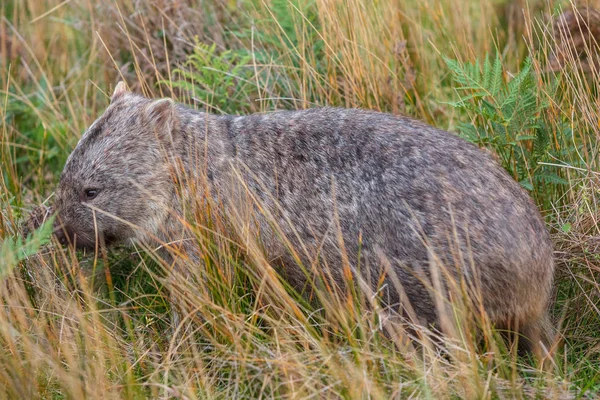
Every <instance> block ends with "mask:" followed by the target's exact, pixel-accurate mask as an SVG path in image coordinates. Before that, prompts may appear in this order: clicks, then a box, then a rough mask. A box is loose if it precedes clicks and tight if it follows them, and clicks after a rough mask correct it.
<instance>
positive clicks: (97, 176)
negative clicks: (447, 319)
mask: <svg viewBox="0 0 600 400" xmlns="http://www.w3.org/2000/svg"><path fill="white" fill-rule="evenodd" d="M174 170H183V171H184V172H185V173H186V174H187V175H189V176H200V175H203V176H204V177H205V178H206V180H207V181H208V182H209V185H210V190H211V192H212V193H214V194H215V195H216V196H219V197H220V198H221V199H223V200H224V203H225V204H226V207H235V204H234V202H229V203H228V199H233V198H237V197H238V196H236V194H235V193H234V192H235V189H232V187H233V186H235V185H232V184H231V182H232V181H234V180H235V179H236V178H235V177H238V176H241V177H242V180H243V181H244V184H245V185H246V187H247V188H248V189H249V190H251V191H252V192H253V193H255V194H256V196H257V197H258V198H259V199H260V202H261V203H262V206H263V207H264V208H265V209H266V210H268V211H269V214H270V215H271V217H270V218H271V219H272V220H271V221H267V220H266V218H265V217H264V216H263V215H257V216H256V220H257V221H258V225H259V226H260V231H259V232H260V237H261V239H262V242H263V243H265V246H266V248H267V249H268V251H269V252H270V254H269V255H270V256H271V257H272V258H274V259H275V258H276V259H277V260H279V261H280V262H281V264H282V269H281V271H282V274H283V275H284V277H285V278H286V279H288V280H289V281H290V282H292V284H294V285H295V286H296V287H302V285H304V283H305V281H306V280H305V276H304V274H303V273H302V272H301V270H300V268H299V267H298V266H297V263H296V262H295V261H294V260H293V258H292V257H291V256H290V255H289V251H288V249H287V248H286V247H285V246H283V245H282V244H281V240H280V239H278V238H277V235H276V234H275V233H274V232H273V229H272V226H273V225H272V223H273V222H275V223H277V225H279V229H280V230H281V233H283V234H284V235H285V236H286V237H287V239H288V240H290V242H291V243H292V244H293V245H294V246H297V247H298V248H303V249H306V252H300V254H301V255H302V256H304V257H306V260H305V261H312V260H310V257H314V255H316V254H318V255H319V257H320V260H321V262H322V263H323V264H326V265H328V267H329V268H331V269H332V273H333V278H334V279H336V280H337V281H338V282H340V284H343V281H344V279H343V275H342V271H341V270H342V268H341V265H342V257H341V251H340V248H339V243H340V241H339V240H338V239H339V237H338V234H339V233H340V232H341V234H342V237H343V240H344V245H345V251H346V254H347V255H348V257H349V261H350V264H351V265H352V266H353V267H355V266H356V265H357V264H358V262H359V261H360V266H361V270H362V271H363V272H364V271H365V268H368V269H369V271H370V275H371V276H372V277H374V279H373V282H371V283H372V284H373V287H374V286H375V285H376V282H377V278H379V276H380V274H381V273H382V272H383V269H382V267H381V265H382V264H385V263H382V260H386V262H387V261H389V262H390V263H391V266H392V270H393V271H392V272H393V274H394V275H396V276H397V277H398V279H399V281H400V282H401V284H402V285H403V289H404V291H405V292H406V294H407V297H408V299H409V300H411V302H412V306H413V308H414V309H415V311H416V314H417V315H418V317H419V318H420V319H421V321H422V322H425V323H430V322H434V321H435V320H436V312H435V307H434V304H433V301H432V297H431V293H430V291H429V290H428V288H427V285H425V284H424V282H427V281H429V280H430V276H431V274H430V272H431V268H430V267H431V262H432V261H433V260H436V265H444V267H445V268H446V270H447V271H451V274H452V275H454V276H456V277H458V276H459V275H460V276H463V277H464V278H465V279H467V281H469V282H470V283H472V284H473V285H474V286H476V287H478V288H479V289H480V291H481V298H482V301H483V306H484V308H485V310H486V312H487V313H488V315H489V316H490V318H491V320H492V321H493V322H494V323H496V324H497V326H500V327H518V329H519V330H520V331H521V332H522V333H524V334H525V335H526V336H529V337H530V338H531V339H532V341H533V342H534V343H537V341H538V339H539V337H540V324H541V321H543V320H544V319H545V318H546V306H547V303H548V299H549V295H550V290H551V285H552V276H553V268H554V267H553V265H554V264H553V255H552V245H551V242H550V238H549V235H548V232H547V231H546V228H545V225H544V222H543V220H542V218H541V216H540V214H539V212H538V210H537V208H536V206H535V205H534V203H533V202H532V201H531V199H530V198H529V197H528V195H527V193H525V191H524V190H523V189H521V187H520V186H519V185H518V184H517V183H516V182H515V181H514V180H513V179H512V178H511V177H510V176H509V175H508V174H507V173H506V172H505V171H504V170H503V169H502V168H501V167H500V166H499V165H497V163H496V162H495V161H494V160H493V159H492V158H491V157H490V156H489V155H488V154H487V153H486V152H484V151H481V150H480V149H478V148H476V147H475V146H473V145H471V144H469V143H467V142H465V141H464V140H462V139H460V138H458V137H456V136H454V135H452V134H450V133H448V132H445V131H442V130H438V129H435V128H433V127H431V126H428V125H425V124H423V123H420V122H417V121H414V120H410V119H408V118H404V117H398V116H393V115H389V114H383V113H377V112H371V111H364V110H357V109H337V108H316V109H310V110H303V111H285V112H276V113H270V114H260V115H259V114H256V115H249V116H243V117H234V116H215V115H210V114H206V113H202V112H198V111H194V110H191V109H189V108H185V107H184V106H181V105H177V104H175V103H173V102H172V101H171V100H169V99H162V100H150V99H146V98H144V97H141V96H138V95H135V94H132V93H129V92H127V91H126V90H125V89H124V85H122V84H120V85H119V86H118V87H117V90H116V91H115V94H114V95H113V98H112V102H111V105H110V106H109V107H108V109H107V110H106V112H105V113H104V114H103V115H102V116H101V117H100V118H99V119H98V120H97V121H96V122H94V124H93V125H92V126H91V127H90V128H89V130H88V131H87V132H86V133H85V135H84V136H83V137H82V139H81V141H80V142H79V144H78V145H77V147H76V149H75V150H74V151H73V153H72V154H71V156H70V157H69V159H68V161H67V164H66V166H65V169H64V172H63V174H62V177H61V181H60V185H59V188H58V190H57V198H56V204H55V206H54V207H55V209H56V211H57V213H58V218H57V223H59V224H61V226H62V227H63V228H64V229H63V230H62V232H64V234H63V235H62V236H63V237H62V238H63V239H64V240H70V241H73V242H76V243H77V244H78V245H81V246H84V247H93V246H95V244H96V241H97V240H99V241H100V242H101V243H104V244H107V245H108V244H111V243H117V242H123V241H129V240H138V241H147V242H148V241H149V242H152V241H165V242H168V241H169V240H171V239H172V238H173V237H178V238H180V237H181V232H182V230H183V228H182V226H181V224H180V222H179V221H180V218H179V217H177V215H173V213H172V212H169V210H176V213H177V212H181V211H180V210H181V209H182V204H181V203H182V201H183V200H182V197H181V196H184V197H188V199H187V200H189V197H190V196H191V197H192V198H193V196H194V193H187V194H184V195H176V194H175V193H176V190H175V183H174V182H173V171H174ZM233 171H236V173H233ZM238 187H239V185H238ZM336 215H337V218H336ZM273 220H274V221H273ZM189 251H193V249H192V248H190V249H189ZM358 254H360V257H361V259H360V260H358V259H357V258H358ZM388 272H389V271H388ZM386 283H387V284H388V285H387V287H386V290H387V294H386V296H387V297H386V302H387V303H388V305H390V307H392V308H395V309H398V307H399V306H400V307H401V305H398V302H399V296H398V293H397V290H396V289H395V288H394V285H393V283H392V280H389V279H388V280H386Z"/></svg>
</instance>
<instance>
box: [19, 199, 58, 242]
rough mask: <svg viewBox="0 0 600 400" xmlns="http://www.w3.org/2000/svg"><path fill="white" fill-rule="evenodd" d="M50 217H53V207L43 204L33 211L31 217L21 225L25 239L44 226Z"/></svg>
mask: <svg viewBox="0 0 600 400" xmlns="http://www.w3.org/2000/svg"><path fill="white" fill-rule="evenodd" d="M50 215H52V207H49V206H46V205H43V204H42V205H39V206H36V207H35V208H34V209H33V210H31V212H30V213H29V216H28V217H27V219H26V220H25V222H23V224H22V225H21V234H22V235H23V237H24V238H26V237H27V236H29V234H30V233H32V232H33V231H34V230H36V229H37V228H39V227H40V226H42V224H43V223H44V222H46V220H47V219H48V218H49V217H50Z"/></svg>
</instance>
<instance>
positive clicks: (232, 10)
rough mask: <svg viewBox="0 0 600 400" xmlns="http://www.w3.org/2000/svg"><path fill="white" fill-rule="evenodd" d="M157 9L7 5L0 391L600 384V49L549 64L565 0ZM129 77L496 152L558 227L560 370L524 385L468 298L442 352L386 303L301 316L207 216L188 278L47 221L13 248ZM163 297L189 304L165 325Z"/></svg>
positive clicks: (191, 100)
mask: <svg viewBox="0 0 600 400" xmlns="http://www.w3.org/2000/svg"><path fill="white" fill-rule="evenodd" d="M162 3H165V2H158V1H150V2H143V4H142V5H140V4H138V2H132V1H130V0H117V1H114V2H102V3H100V2H92V1H80V2H62V1H59V0H49V1H46V2H38V1H36V0H21V1H19V0H8V2H6V3H2V5H1V6H0V10H2V19H1V20H0V74H1V75H0V77H1V82H2V83H1V84H0V118H1V119H2V124H1V127H0V135H1V136H0V160H1V163H2V169H1V171H0V174H1V175H0V241H1V242H0V243H1V246H0V262H1V263H2V268H1V269H0V278H1V279H0V298H1V300H0V301H1V302H2V304H3V307H2V308H1V309H0V397H6V398H39V397H41V398H84V397H85V398H112V397H115V398H127V399H137V398H146V397H158V396H162V397H177V398H255V397H256V398H261V397H262V398H305V397H306V398H310V397H313V398H381V399H388V398H404V397H416V398H432V399H438V398H564V397H561V396H571V397H574V398H577V397H582V398H586V397H588V398H593V397H594V396H596V395H597V394H598V393H599V392H600V334H598V332H599V331H600V312H599V309H600V295H599V294H598V293H600V283H599V281H598V276H599V272H600V259H599V257H598V255H597V253H598V248H597V244H596V238H597V237H598V235H599V234H600V232H599V230H598V228H597V224H596V220H597V218H596V216H597V215H598V209H597V206H596V204H598V202H597V201H596V196H597V188H596V187H597V185H596V180H597V177H596V173H595V172H594V171H595V170H596V169H597V156H598V153H597V150H598V145H597V144H598V142H597V140H596V138H597V137H598V134H599V133H600V132H599V130H600V128H599V126H600V124H599V122H600V120H599V114H598V113H597V108H598V107H597V104H598V103H597V96H598V93H597V89H596V88H597V87H598V83H599V82H600V73H598V72H597V71H594V70H593V69H592V70H591V71H590V70H585V68H582V65H583V63H582V59H585V58H586V55H589V56H590V57H591V56H592V54H594V52H596V51H597V47H596V44H595V43H594V42H591V43H590V42H588V43H587V45H585V46H583V47H578V48H577V51H576V53H572V52H570V51H566V52H565V51H562V52H561V50H560V49H564V48H566V49H569V48H570V47H569V46H574V45H573V42H570V41H569V40H566V39H564V38H561V37H560V36H556V35H554V34H553V33H552V29H551V27H552V22H551V21H552V20H551V19H550V18H549V16H553V17H556V16H557V15H558V14H560V13H561V10H562V9H561V8H560V7H561V6H562V7H563V8H564V10H571V6H570V4H569V3H566V2H557V1H551V2H542V1H533V0H532V1H529V2H525V1H508V0H505V1H492V0H470V1H463V0H444V1H434V0H425V1H416V0H415V1H412V0H409V1H404V2H397V1H391V0H381V1H377V2H371V1H364V0H349V1H347V2H345V3H344V4H342V3H341V2H333V1H325V0H312V1H308V0H294V1H280V0H277V1H275V0H273V1H261V0H243V1H237V2H233V1H226V0H219V1H215V2H203V5H202V7H199V6H197V5H196V2H193V1H191V0H187V1H181V2H176V3H177V4H178V6H177V7H179V8H177V7H174V6H173V7H170V8H168V7H167V8H159V7H157V6H156V5H157V4H162ZM136 4H137V5H138V6H139V9H138V10H137V12H136V10H135V5H136ZM169 4H170V3H169ZM173 4H175V2H174V3H173ZM595 22H596V23H600V21H595ZM574 34H575V35H576V34H577V32H574ZM561 46H562V47H561ZM574 54H575V55H574ZM557 55H558V56H559V57H558V58H559V59H560V60H561V62H560V63H559V64H556V63H553V62H554V61H553V60H555V59H556V58H557ZM486 60H488V61H486ZM557 65H558V66H557ZM119 79H125V80H126V81H127V83H128V84H129V85H130V86H131V87H133V88H134V90H136V91H138V92H141V93H144V94H146V95H149V96H155V97H158V96H167V95H168V96H174V97H176V98H177V99H178V100H179V101H183V102H186V103H188V104H191V105H193V106H195V107H198V108H201V109H207V110H210V111H211V112H215V113H224V112H226V113H233V114H245V113H250V112H260V111H269V110H274V109H282V108H285V109H298V108H306V107H312V106H315V105H335V106H343V107H364V108H370V109H377V110H381V111H386V112H393V113H402V114H407V115H410V116H413V117H415V118H418V119H421V120H424V121H426V122H428V123H431V124H433V125H435V126H438V127H441V128H444V129H449V130H451V131H455V132H456V133H457V134H460V135H463V136H464V137H466V138H467V139H468V140H470V141H472V142H474V143H476V144H477V145H479V146H481V147H485V148H487V149H488V150H489V151H491V152H493V153H494V154H495V155H496V156H497V157H498V160H499V162H500V163H502V165H503V166H504V167H505V168H506V169H507V170H508V171H509V173H511V175H512V176H514V177H515V179H516V180H517V181H519V182H521V184H522V186H523V187H525V188H526V189H527V190H529V191H530V193H531V195H532V197H533V198H534V199H535V201H536V202H537V204H538V205H539V206H540V208H541V210H542V212H543V214H544V216H545V218H546V221H547V223H548V228H549V230H550V231H551V232H552V234H553V239H554V241H555V246H556V250H557V259H558V261H559V263H558V271H557V275H556V293H555V302H554V304H553V309H552V312H553V317H554V319H555V322H556V324H557V326H558V327H559V328H558V329H559V336H560V337H561V338H562V339H563V343H564V345H565V346H564V349H563V350H561V351H559V353H558V356H557V358H556V360H555V363H556V364H555V365H554V366H553V368H551V369H550V371H548V372H542V371H536V370H535V369H534V368H533V367H532V366H531V360H527V359H524V358H518V357H517V356H516V355H515V354H514V352H510V351H508V349H506V348H505V347H506V346H505V344H504V342H503V341H502V340H501V338H499V333H498V332H495V331H494V329H493V328H492V327H490V326H489V321H486V320H485V318H483V319H482V320H480V321H477V323H476V324H475V325H474V323H473V322H472V321H470V319H468V318H465V316H466V315H468V313H469V312H470V311H472V310H469V308H468V307H466V306H465V305H464V304H461V302H460V301H456V303H455V304H454V307H453V308H452V310H453V314H452V315H449V322H448V326H447V327H446V329H445V331H444V333H445V334H446V337H445V338H443V339H441V340H442V341H443V342H444V344H445V346H446V349H447V353H446V354H443V355H440V354H438V352H437V351H436V347H435V346H433V345H432V338H431V337H430V336H428V335H426V334H423V335H422V336H419V338H417V340H415V341H408V340H404V337H405V336H406V335H407V334H408V332H396V333H395V334H391V335H390V334H389V333H386V332H384V331H385V329H381V326H382V317H383V316H382V315H380V313H378V308H377V297H376V296H373V297H370V296H368V295H365V293H362V292H361V291H351V290H349V291H347V292H342V293H339V292H335V291H331V290H327V289H325V290H320V291H317V292H316V293H315V296H316V297H317V299H318V301H306V299H305V298H304V297H302V296H301V295H299V294H298V293H295V292H294V291H293V290H292V289H291V288H289V287H287V286H286V284H285V282H282V281H281V280H279V279H278V277H277V275H276V274H275V273H274V271H273V268H272V266H271V265H270V264H269V262H268V260H266V259H265V258H264V255H263V254H262V253H261V252H260V251H259V248H260V246H259V244H258V243H255V242H254V241H253V240H252V239H253V238H247V237H244V236H243V235H242V234H241V233H240V231H236V229H235V226H234V225H232V221H222V220H218V219H215V218H213V214H210V213H205V214H204V215H196V216H194V218H192V219H191V220H190V222H191V223H192V225H193V227H194V229H195V231H196V232H197V237H198V240H199V243H200V244H201V247H202V249H203V254H204V259H203V260H202V265H190V263H189V262H186V261H185V260H182V261H180V262H182V263H184V264H187V265H186V268H187V269H188V270H189V271H191V275H186V276H182V274H180V273H177V272H176V271H175V272H174V271H172V268H171V266H170V265H168V264H167V263H166V262H165V260H160V259H158V258H157V256H156V254H154V253H153V252H151V251H147V249H117V250H115V251H114V252H111V253H108V254H104V253H102V254H99V255H98V256H97V257H94V256H93V255H90V254H87V255H83V254H78V253H74V252H72V251H71V250H69V249H63V248H61V247H59V246H48V245H44V246H42V244H43V243H44V241H47V239H48V236H49V235H48V234H49V232H48V231H47V229H45V230H42V231H40V232H38V233H36V234H35V235H34V236H32V237H31V238H30V239H28V240H25V241H23V240H21V239H19V238H18V231H19V223H20V222H21V221H23V219H24V218H25V217H26V215H27V213H28V212H29V211H30V210H31V209H32V208H33V207H34V206H35V205H37V204H40V203H42V202H44V201H45V200H46V199H47V198H48V197H49V196H51V194H52V191H53V188H54V187H55V185H56V182H57V181H58V178H59V176H60V172H61V168H62V165H63V164H64V162H65V160H66V157H67V156H68V154H69V152H70V150H71V149H72V148H73V147H74V146H75V145H76V143H77V140H78V138H79V137H80V135H81V133H82V132H83V131H84V130H85V129H86V127H87V126H89V125H90V124H91V122H92V121H93V120H94V118H96V117H97V116H99V115H100V114H101V113H102V111H103V109H104V108H105V107H106V105H107V104H108V96H107V93H110V92H111V90H112V88H113V87H114V85H115V84H116V82H117V81H118V80H119ZM474 167H476V166H474ZM51 200H52V199H51V198H50V200H49V201H50V202H51ZM208 228H210V229H208ZM459 299H460V296H459ZM313 300H314V299H313ZM371 301H373V303H370V302H371ZM174 304H175V305H177V306H182V307H183V308H184V309H186V310H188V312H187V313H183V323H182V324H181V325H180V326H179V327H175V326H173V325H172V323H171V322H172V320H171V316H172V314H171V307H172V306H173V305H174ZM478 329H479V330H483V334H481V335H479V336H477V334H476V333H475V332H476V331H477V330H478ZM398 333H399V334H398ZM433 340H435V339H433Z"/></svg>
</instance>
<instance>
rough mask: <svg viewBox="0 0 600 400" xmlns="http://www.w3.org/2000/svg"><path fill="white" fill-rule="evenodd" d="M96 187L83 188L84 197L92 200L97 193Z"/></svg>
mask: <svg viewBox="0 0 600 400" xmlns="http://www.w3.org/2000/svg"><path fill="white" fill-rule="evenodd" d="M98 192H99V190H98V189H86V190H85V199H86V200H92V199H93V198H94V197H96V196H97V195H98Z"/></svg>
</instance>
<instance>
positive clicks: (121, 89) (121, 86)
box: [110, 81, 129, 103]
mask: <svg viewBox="0 0 600 400" xmlns="http://www.w3.org/2000/svg"><path fill="white" fill-rule="evenodd" d="M128 92H129V89H127V85H126V84H125V82H123V81H119V83H117V86H115V91H114V92H113V94H112V96H111V97H110V102H111V103H112V102H113V101H115V100H116V99H118V98H119V97H121V96H123V95H124V94H125V93H128Z"/></svg>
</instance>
